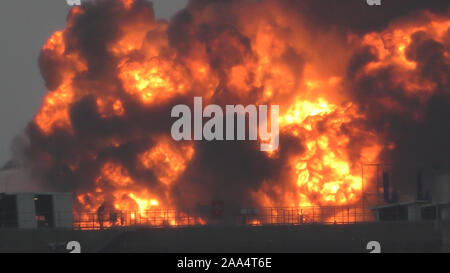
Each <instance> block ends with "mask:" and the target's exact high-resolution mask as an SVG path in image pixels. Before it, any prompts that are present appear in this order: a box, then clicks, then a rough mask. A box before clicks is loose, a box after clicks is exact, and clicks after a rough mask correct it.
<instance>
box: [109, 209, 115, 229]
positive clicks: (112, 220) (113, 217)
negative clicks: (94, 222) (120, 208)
mask: <svg viewBox="0 0 450 273" xmlns="http://www.w3.org/2000/svg"><path fill="white" fill-rule="evenodd" d="M109 222H111V225H113V226H115V225H116V222H117V212H115V211H112V212H111V213H110V214H109Z"/></svg>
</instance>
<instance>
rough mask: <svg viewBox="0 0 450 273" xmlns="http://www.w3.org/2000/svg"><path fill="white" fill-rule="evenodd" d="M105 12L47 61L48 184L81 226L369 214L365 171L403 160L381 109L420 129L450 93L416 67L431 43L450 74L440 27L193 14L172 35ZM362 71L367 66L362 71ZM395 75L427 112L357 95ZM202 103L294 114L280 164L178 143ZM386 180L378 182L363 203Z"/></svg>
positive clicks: (276, 10)
mask: <svg viewBox="0 0 450 273" xmlns="http://www.w3.org/2000/svg"><path fill="white" fill-rule="evenodd" d="M107 2H108V3H106V2H105V1H98V3H86V4H83V6H81V7H74V8H72V10H71V11H70V14H69V16H68V19H67V26H66V28H65V29H63V30H60V31H56V32H55V33H54V34H53V35H52V36H51V37H50V38H49V39H48V41H47V42H46V44H45V45H44V46H43V48H42V52H41V57H40V67H41V71H42V74H43V77H44V78H45V80H46V82H47V87H48V90H49V91H48V93H47V95H46V96H45V98H44V100H43V103H42V106H41V108H40V110H39V111H38V113H37V114H36V116H35V117H34V119H33V121H32V124H31V125H30V128H29V135H30V139H31V147H32V148H31V149H30V158H31V159H32V160H31V161H32V162H33V164H32V165H33V169H34V170H35V172H36V174H37V176H38V177H41V178H42V180H43V181H44V183H46V184H47V185H48V186H50V187H53V188H58V189H64V190H71V191H74V192H75V194H76V200H75V202H76V210H77V211H78V210H87V211H91V212H96V210H97V209H98V208H99V207H100V206H101V205H102V204H106V205H107V206H108V208H110V209H116V210H122V211H134V212H136V213H140V214H142V215H145V214H146V213H149V211H151V210H154V209H165V208H177V209H178V210H180V211H181V212H183V211H184V210H186V209H187V208H194V207H195V206H197V205H199V204H209V203H210V202H211V201H212V200H225V202H228V203H232V204H233V205H235V206H236V207H250V206H251V207H270V206H274V207H275V206H279V207H282V206H283V207H297V206H341V205H346V206H352V205H355V204H359V202H361V198H362V187H363V182H362V177H361V168H362V165H361V164H363V163H374V162H378V161H379V160H381V158H380V154H381V153H382V152H383V151H389V150H392V149H395V147H396V143H394V142H392V141H391V140H390V139H387V138H386V135H387V134H386V133H385V132H383V131H382V130H376V129H374V128H373V127H371V126H368V125H367V124H368V119H369V118H372V117H369V116H368V112H367V111H366V109H367V107H368V106H367V105H370V104H371V103H377V105H381V106H382V107H385V108H386V109H389V111H393V112H398V113H401V114H402V115H406V116H409V117H410V118H411V119H412V120H417V121H419V120H420V119H421V116H422V115H421V113H420V112H421V111H422V109H423V108H421V107H420V106H423V105H425V104H426V103H427V100H428V99H429V98H430V97H431V96H433V93H434V92H436V88H437V85H438V84H439V83H438V82H439V81H443V79H442V77H445V81H448V80H447V78H446V77H447V76H446V75H444V76H440V75H433V77H428V78H424V77H423V76H422V71H423V69H425V68H424V67H423V66H424V64H423V63H422V62H420V61H419V59H420V58H421V56H418V55H417V54H419V53H418V51H417V50H416V49H417V47H418V41H421V40H426V41H432V42H433V43H435V44H436V47H439V45H442V44H445V45H446V46H447V47H444V46H441V49H440V50H441V51H442V56H441V57H442V58H444V59H445V62H446V63H447V64H448V62H449V41H450V34H449V33H450V32H449V31H450V20H449V19H448V17H446V18H441V17H438V16H437V15H434V14H432V13H423V14H422V15H421V16H422V17H423V18H421V20H417V22H414V21H411V20H406V21H405V22H400V23H396V24H392V25H390V26H389V27H387V28H386V29H385V30H383V31H376V32H369V33H364V34H360V33H352V32H351V31H346V32H345V33H342V32H339V31H337V30H328V31H317V30H314V29H311V28H309V27H308V26H307V25H308V24H307V22H306V20H304V19H302V18H299V17H298V16H292V14H291V11H289V10H286V7H285V6H283V5H281V4H278V3H277V1H260V2H258V3H255V2H251V1H242V2H241V3H239V1H230V2H228V3H225V2H223V3H221V2H220V1H211V2H213V3H210V4H208V3H204V1H191V3H190V4H189V5H188V7H187V8H186V9H185V10H183V11H181V12H180V13H179V14H178V15H177V16H175V17H174V18H173V19H172V20H171V21H170V23H169V22H166V21H162V20H156V19H155V18H154V12H153V8H152V5H151V3H147V2H145V1H137V0H136V1H132V0H121V1H107ZM281 2H283V1H281ZM430 43H431V42H430ZM358 54H359V55H358ZM361 55H362V56H368V57H367V58H366V59H367V60H365V61H361V62H358V61H357V58H358V56H361ZM386 69H388V70H389V71H390V73H392V74H391V75H394V76H392V79H394V80H392V81H390V82H389V84H390V85H391V86H396V87H398V88H394V89H392V90H395V91H396V92H399V93H401V96H406V97H408V98H410V99H412V100H417V101H418V104H417V106H418V107H417V108H416V109H415V110H416V111H410V109H409V108H408V107H407V106H405V105H403V104H402V103H401V102H400V101H399V100H396V98H398V96H396V95H395V94H392V93H391V94H383V93H382V92H381V93H380V94H383V95H380V96H375V97H374V98H373V99H374V100H373V101H372V102H363V101H362V100H359V99H358V98H355V96H353V95H352V92H354V91H350V90H355V89H357V88H358V86H359V85H358V82H359V81H362V80H364V79H367V78H369V77H370V76H371V75H376V74H377V73H383V72H384V71H386ZM385 84H386V83H385V82H382V81H379V82H374V83H373V86H372V88H373V89H374V90H377V88H379V89H380V90H381V89H384V88H385ZM194 96H202V97H203V100H204V104H213V103H214V104H219V105H225V104H243V105H246V104H256V105H258V104H267V105H270V104H278V105H280V117H279V124H280V148H279V149H278V150H277V151H275V152H270V153H268V152H260V151H258V147H259V145H257V146H253V144H251V143H247V142H243V143H230V144H226V146H225V147H218V148H216V146H215V145H218V146H222V144H217V143H204V142H186V141H184V142H183V141H182V142H175V141H173V140H172V138H171V137H170V129H169V128H170V125H171V120H170V118H169V117H170V116H169V111H170V109H171V107H172V105H175V104H177V103H179V102H184V101H185V102H187V103H186V104H189V103H188V102H189V101H192V98H193V97H194ZM356 97H357V96H356ZM233 146H235V147H233ZM218 158H219V159H218ZM220 158H223V159H220ZM374 176H375V173H374V171H373V170H372V171H370V170H367V171H366V173H365V177H364V183H367V184H368V185H365V187H369V186H370V185H372V186H373V183H374V182H373V180H374V179H373V178H374ZM132 217H135V216H134V215H132ZM199 221H200V220H199ZM169 224H174V225H175V224H177V223H175V222H171V223H169Z"/></svg>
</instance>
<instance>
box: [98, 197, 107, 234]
mask: <svg viewBox="0 0 450 273" xmlns="http://www.w3.org/2000/svg"><path fill="white" fill-rule="evenodd" d="M104 213H105V203H103V204H102V205H101V206H100V207H98V209H97V219H98V223H99V224H100V229H103V221H104V219H103V215H104Z"/></svg>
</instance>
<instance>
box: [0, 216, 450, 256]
mask: <svg viewBox="0 0 450 273" xmlns="http://www.w3.org/2000/svg"><path fill="white" fill-rule="evenodd" d="M444 229H445V230H441V229H439V228H438V227H437V226H436V225H435V223H433V222H416V223H408V222H401V223H400V222H390V223H370V224H360V225H329V226H324V225H321V226H319V225H314V226H312V225H311V226H307V225H305V226H261V227H248V226H234V227H225V226H208V227H189V228H166V229H149V228H146V229H137V230H105V231H73V230H62V229H41V230H19V229H4V230H1V229H0V242H1V243H0V252H52V250H51V249H50V247H49V245H51V244H60V246H61V247H60V249H59V251H60V252H67V250H65V247H64V246H65V244H67V242H69V241H74V240H75V241H78V242H80V244H81V251H82V252H159V253H160V252H164V253H170V252H244V253H245V252H250V253H251V252H255V253H258V252H259V253H261V252H268V253H273V252H368V250H366V246H367V243H368V242H369V241H379V242H380V244H381V251H382V252H440V251H442V250H444V251H447V250H450V248H448V247H446V246H445V245H444V244H447V245H448V244H450V232H449V230H450V226H445V227H444Z"/></svg>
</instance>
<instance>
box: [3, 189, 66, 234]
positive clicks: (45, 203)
mask: <svg viewBox="0 0 450 273" xmlns="http://www.w3.org/2000/svg"><path fill="white" fill-rule="evenodd" d="M72 202H73V200H72V194H71V193H51V192H39V193H38V192H33V193H0V227H1V228H25V229H34V228H70V229H72V228H73V216H72Z"/></svg>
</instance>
